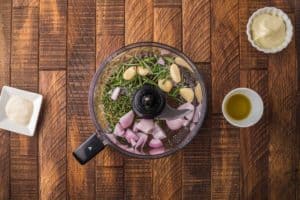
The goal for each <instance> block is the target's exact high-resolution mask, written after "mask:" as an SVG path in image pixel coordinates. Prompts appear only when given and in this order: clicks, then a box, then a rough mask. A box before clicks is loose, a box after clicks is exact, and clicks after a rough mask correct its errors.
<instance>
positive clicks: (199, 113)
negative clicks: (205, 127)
mask: <svg viewBox="0 0 300 200" xmlns="http://www.w3.org/2000/svg"><path fill="white" fill-rule="evenodd" d="M200 110H201V104H199V105H198V106H196V109H195V113H194V117H193V122H194V123H197V122H199V119H200V115H201V112H200Z"/></svg>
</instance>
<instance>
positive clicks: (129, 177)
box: [124, 158, 153, 200]
mask: <svg viewBox="0 0 300 200" xmlns="http://www.w3.org/2000/svg"><path fill="white" fill-rule="evenodd" d="M124 185H125V197H124V199H134V200H143V199H152V198H153V190H152V162H151V161H150V160H142V159H135V158H127V159H126V161H125V166H124Z"/></svg>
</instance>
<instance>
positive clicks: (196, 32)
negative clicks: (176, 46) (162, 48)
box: [182, 0, 210, 62]
mask: <svg viewBox="0 0 300 200" xmlns="http://www.w3.org/2000/svg"><path fill="white" fill-rule="evenodd" d="M182 25H183V26H182V37H183V41H182V42H183V51H184V53H186V54H187V55H188V56H189V57H190V58H191V59H192V60H193V61H194V62H209V61H210V1H209V0H183V1H182Z"/></svg>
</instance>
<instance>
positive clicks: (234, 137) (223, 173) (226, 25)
mask: <svg viewBox="0 0 300 200" xmlns="http://www.w3.org/2000/svg"><path fill="white" fill-rule="evenodd" d="M238 16H239V13H238V1H235V0H230V1H218V0H213V1H212V2H211V17H212V22H211V51H212V52H211V67H212V88H213V91H212V113H213V114H215V113H221V103H222V100H223V98H224V96H225V94H226V93H228V92H229V91H230V90H232V89H233V88H236V87H238V86H239V43H238V41H239V26H238V23H239V20H238ZM225 38H226V39H225ZM212 128H213V130H212V133H211V134H212V135H211V137H212V138H211V191H212V196H211V197H212V199H239V198H240V188H239V179H240V172H239V171H240V155H239V148H240V144H239V139H240V138H239V130H238V129H235V128H232V126H231V125H229V124H228V123H227V122H226V121H225V120H224V118H223V117H222V116H221V115H220V116H218V115H215V116H213V118H212Z"/></svg>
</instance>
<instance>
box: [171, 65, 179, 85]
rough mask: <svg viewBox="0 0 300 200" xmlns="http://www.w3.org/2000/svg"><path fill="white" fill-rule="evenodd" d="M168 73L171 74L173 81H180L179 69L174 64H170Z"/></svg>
mask: <svg viewBox="0 0 300 200" xmlns="http://www.w3.org/2000/svg"><path fill="white" fill-rule="evenodd" d="M170 75H171V78H172V80H173V81H174V82H175V83H179V82H180V81H181V74H180V70H179V67H178V66H177V65H176V64H172V65H171V66H170Z"/></svg>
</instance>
